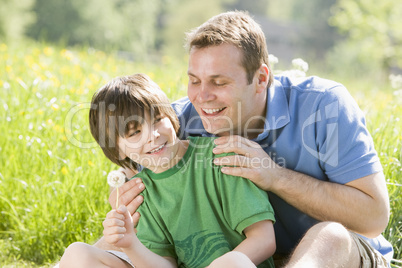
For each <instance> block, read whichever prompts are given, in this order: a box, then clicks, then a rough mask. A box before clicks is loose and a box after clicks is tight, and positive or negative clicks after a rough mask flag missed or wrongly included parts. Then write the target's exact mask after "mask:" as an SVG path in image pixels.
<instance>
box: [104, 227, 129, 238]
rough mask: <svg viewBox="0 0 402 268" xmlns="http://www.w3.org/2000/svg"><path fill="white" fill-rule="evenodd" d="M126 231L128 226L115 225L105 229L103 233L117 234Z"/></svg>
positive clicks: (105, 234)
mask: <svg viewBox="0 0 402 268" xmlns="http://www.w3.org/2000/svg"><path fill="white" fill-rule="evenodd" d="M125 233H126V228H124V227H118V226H113V227H108V228H105V229H103V235H104V236H107V235H115V234H125Z"/></svg>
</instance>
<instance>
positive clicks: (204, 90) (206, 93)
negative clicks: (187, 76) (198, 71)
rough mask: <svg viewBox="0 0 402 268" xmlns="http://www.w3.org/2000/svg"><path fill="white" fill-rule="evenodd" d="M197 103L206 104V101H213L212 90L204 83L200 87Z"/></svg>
mask: <svg viewBox="0 0 402 268" xmlns="http://www.w3.org/2000/svg"><path fill="white" fill-rule="evenodd" d="M198 98H199V101H200V102H207V101H212V100H214V99H215V94H214V92H213V89H212V88H211V86H209V85H208V84H206V83H204V84H203V85H202V86H201V90H200V92H199V95H198Z"/></svg>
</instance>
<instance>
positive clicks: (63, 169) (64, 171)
mask: <svg viewBox="0 0 402 268" xmlns="http://www.w3.org/2000/svg"><path fill="white" fill-rule="evenodd" d="M61 173H63V175H66V174H68V170H67V168H66V167H63V168H62V169H61Z"/></svg>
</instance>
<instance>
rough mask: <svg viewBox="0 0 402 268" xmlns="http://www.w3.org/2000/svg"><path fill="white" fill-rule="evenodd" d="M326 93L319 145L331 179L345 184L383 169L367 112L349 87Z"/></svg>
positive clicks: (318, 123) (324, 164) (320, 157)
mask: <svg viewBox="0 0 402 268" xmlns="http://www.w3.org/2000/svg"><path fill="white" fill-rule="evenodd" d="M323 96H325V98H324V97H323V99H322V100H321V103H320V118H317V119H316V129H317V136H316V145H317V148H318V151H319V152H318V157H319V160H320V165H321V167H322V168H323V170H325V173H326V175H327V176H328V178H329V180H330V181H332V182H337V183H341V184H344V183H347V182H350V181H352V180H355V179H359V178H362V177H364V176H367V175H370V174H373V173H377V172H380V171H382V166H381V163H380V161H379V158H378V156H377V152H376V151H375V149H374V143H373V139H372V137H371V135H370V133H369V131H368V130H367V127H366V122H365V118H364V114H363V112H362V111H361V110H360V108H359V107H358V105H357V103H356V102H355V100H354V99H353V97H352V96H351V95H350V94H349V92H348V91H347V90H346V88H344V87H343V86H341V85H339V86H337V87H335V88H333V89H332V90H331V91H330V92H328V94H323Z"/></svg>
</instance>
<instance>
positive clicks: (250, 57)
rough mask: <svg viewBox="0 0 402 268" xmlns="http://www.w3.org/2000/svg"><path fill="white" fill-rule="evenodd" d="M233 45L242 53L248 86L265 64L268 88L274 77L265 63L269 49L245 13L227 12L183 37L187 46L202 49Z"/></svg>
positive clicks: (189, 48)
mask: <svg viewBox="0 0 402 268" xmlns="http://www.w3.org/2000/svg"><path fill="white" fill-rule="evenodd" d="M221 44H232V45H234V46H236V47H238V48H239V49H240V50H241V51H242V53H243V60H242V65H243V67H244V69H245V70H246V73H247V80H248V82H249V83H251V82H252V81H253V77H254V74H255V72H256V71H257V70H258V69H259V68H260V66H261V64H263V63H265V64H266V65H267V66H268V70H269V81H268V86H267V87H268V88H269V87H270V86H271V84H272V82H273V80H274V76H273V73H272V70H271V66H270V64H269V61H268V49H267V44H266V41H265V35H264V32H263V31H262V29H261V27H260V26H259V25H258V24H257V23H256V22H255V21H254V20H253V19H252V18H251V17H250V16H249V15H248V14H247V13H245V12H242V11H230V12H226V13H222V14H219V15H217V16H214V17H212V18H210V19H209V20H208V21H206V22H205V23H203V24H202V25H201V26H199V27H197V28H195V29H194V30H192V31H191V32H189V33H187V36H186V47H187V49H188V50H191V48H193V47H195V48H205V47H209V46H218V45H221Z"/></svg>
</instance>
